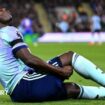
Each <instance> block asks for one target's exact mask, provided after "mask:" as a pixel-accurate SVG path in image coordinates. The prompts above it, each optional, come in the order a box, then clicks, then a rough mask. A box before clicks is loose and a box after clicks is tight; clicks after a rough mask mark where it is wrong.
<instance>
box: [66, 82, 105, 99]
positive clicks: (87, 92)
mask: <svg viewBox="0 0 105 105" xmlns="http://www.w3.org/2000/svg"><path fill="white" fill-rule="evenodd" d="M65 88H66V91H67V96H68V98H74V99H76V98H84V99H96V98H105V88H104V87H95V86H80V85H77V84H75V83H65Z"/></svg>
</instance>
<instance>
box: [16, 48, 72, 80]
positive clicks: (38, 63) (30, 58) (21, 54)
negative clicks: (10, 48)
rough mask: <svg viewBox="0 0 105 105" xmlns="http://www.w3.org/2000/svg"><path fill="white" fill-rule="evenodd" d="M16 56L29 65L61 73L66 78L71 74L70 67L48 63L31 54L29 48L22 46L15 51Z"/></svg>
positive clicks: (57, 73)
mask: <svg viewBox="0 0 105 105" xmlns="http://www.w3.org/2000/svg"><path fill="white" fill-rule="evenodd" d="M15 56H16V57H18V58H20V59H21V60H22V61H23V62H24V63H25V64H26V65H28V66H29V67H32V68H38V69H39V70H42V71H45V72H49V73H53V74H56V75H60V76H63V77H65V78H68V77H69V75H70V70H69V67H64V68H60V67H54V66H52V65H50V64H47V63H46V62H45V61H43V60H42V59H40V58H38V57H37V56H34V55H33V54H31V53H30V51H29V50H28V49H27V48H22V49H20V50H18V51H17V52H16V53H15Z"/></svg>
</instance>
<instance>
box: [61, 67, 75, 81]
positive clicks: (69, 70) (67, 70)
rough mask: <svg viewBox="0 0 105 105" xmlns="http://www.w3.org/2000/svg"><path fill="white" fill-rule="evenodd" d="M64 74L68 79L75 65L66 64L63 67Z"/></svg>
mask: <svg viewBox="0 0 105 105" xmlns="http://www.w3.org/2000/svg"><path fill="white" fill-rule="evenodd" d="M62 69H63V70H62V72H63V76H64V78H65V79H68V78H69V77H70V76H71V75H72V74H73V67H72V66H64V67H63V68H62Z"/></svg>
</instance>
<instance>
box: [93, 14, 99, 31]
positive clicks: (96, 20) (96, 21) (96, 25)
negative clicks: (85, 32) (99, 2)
mask: <svg viewBox="0 0 105 105" xmlns="http://www.w3.org/2000/svg"><path fill="white" fill-rule="evenodd" d="M95 30H101V19H100V17H99V16H97V15H94V16H92V31H95Z"/></svg>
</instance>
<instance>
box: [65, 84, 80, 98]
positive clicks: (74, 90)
mask: <svg viewBox="0 0 105 105" xmlns="http://www.w3.org/2000/svg"><path fill="white" fill-rule="evenodd" d="M64 85H65V89H66V91H67V97H68V98H77V97H78V96H79V94H80V87H79V86H78V85H77V84H75V83H72V82H70V83H65V84H64Z"/></svg>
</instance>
